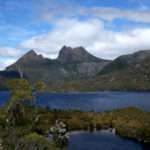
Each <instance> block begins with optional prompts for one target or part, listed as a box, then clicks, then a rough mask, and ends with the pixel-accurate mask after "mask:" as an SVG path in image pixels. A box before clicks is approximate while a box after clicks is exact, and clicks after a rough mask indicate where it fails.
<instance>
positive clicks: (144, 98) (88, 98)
mask: <svg viewBox="0 0 150 150" xmlns="http://www.w3.org/2000/svg"><path fill="white" fill-rule="evenodd" d="M8 99H9V92H0V106H3V105H4V104H5V103H6V101H7V100H8ZM36 104H37V105H39V106H42V107H49V108H51V109H64V110H66V109H77V110H82V111H97V112H101V111H106V110H112V109H117V108H124V107H129V106H134V107H138V108H140V109H143V110H145V111H150V92H87V93H80V92H76V93H73V92H72V93H40V94H37V101H36Z"/></svg>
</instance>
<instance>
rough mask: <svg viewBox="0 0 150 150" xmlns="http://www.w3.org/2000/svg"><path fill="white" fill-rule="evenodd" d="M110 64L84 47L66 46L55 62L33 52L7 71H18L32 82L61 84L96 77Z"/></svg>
mask: <svg viewBox="0 0 150 150" xmlns="http://www.w3.org/2000/svg"><path fill="white" fill-rule="evenodd" d="M109 62H110V61H108V60H103V59H99V58H96V57H95V56H93V55H91V54H89V53H88V52H87V51H86V50H85V49H84V48H83V47H77V48H71V47H66V46H64V47H63V48H62V49H61V50H60V52H59V56H58V58H57V59H55V60H51V59H48V58H44V57H42V56H41V55H37V54H36V53H35V51H33V50H31V51H29V52H28V53H27V54H25V55H24V56H22V57H21V58H20V59H19V60H18V61H17V62H16V63H15V64H12V65H11V66H9V67H7V69H6V70H11V71H18V72H19V73H20V74H21V76H22V77H23V76H26V77H27V78H28V79H29V80H30V81H32V82H35V81H38V80H43V81H45V82H47V83H51V84H60V83H62V82H65V81H69V80H78V79H80V78H87V77H91V76H95V75H96V74H97V73H98V72H100V70H101V69H102V68H103V67H104V66H105V65H107V64H108V63H109Z"/></svg>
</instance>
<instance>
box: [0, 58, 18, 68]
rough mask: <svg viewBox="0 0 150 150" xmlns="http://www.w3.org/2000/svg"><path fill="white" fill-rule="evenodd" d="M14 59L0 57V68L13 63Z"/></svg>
mask: <svg viewBox="0 0 150 150" xmlns="http://www.w3.org/2000/svg"><path fill="white" fill-rule="evenodd" d="M15 61H16V59H13V58H5V59H2V58H1V59H0V70H4V69H5V68H6V67H7V66H9V65H11V64H13V63H14V62H15Z"/></svg>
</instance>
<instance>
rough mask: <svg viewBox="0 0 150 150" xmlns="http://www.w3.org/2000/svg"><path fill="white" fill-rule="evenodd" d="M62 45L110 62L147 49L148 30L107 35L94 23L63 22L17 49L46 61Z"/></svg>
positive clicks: (149, 44)
mask: <svg viewBox="0 0 150 150" xmlns="http://www.w3.org/2000/svg"><path fill="white" fill-rule="evenodd" d="M63 45H68V46H72V47H76V46H84V47H85V48H86V49H87V50H88V51H89V52H91V53H92V54H94V55H95V56H98V57H102V58H107V59H112V58H115V57H117V56H119V55H121V54H126V53H130V52H134V51H137V50H141V49H149V48H150V28H137V29H132V30H129V31H122V32H116V31H110V30H107V29H105V28H104V26H103V22H101V21H100V20H98V19H91V20H86V21H80V20H77V19H72V20H70V19H69V20H68V19H63V20H59V21H57V23H56V27H55V29H54V30H52V31H51V32H48V33H47V34H43V35H39V36H36V37H33V38H31V39H29V40H27V41H25V42H23V43H21V47H23V48H29V49H35V50H37V51H38V52H39V53H42V54H44V56H47V57H51V56H52V57H54V56H57V54H58V51H59V50H60V48H61V47H62V46H63Z"/></svg>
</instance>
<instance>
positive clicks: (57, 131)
mask: <svg viewBox="0 0 150 150" xmlns="http://www.w3.org/2000/svg"><path fill="white" fill-rule="evenodd" d="M50 133H51V134H52V138H53V141H54V143H55V144H56V145H57V146H58V147H60V148H64V147H66V145H67V144H68V138H69V136H68V133H67V126H66V124H64V123H63V122H62V121H59V120H56V122H55V125H54V126H53V127H51V128H50Z"/></svg>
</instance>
